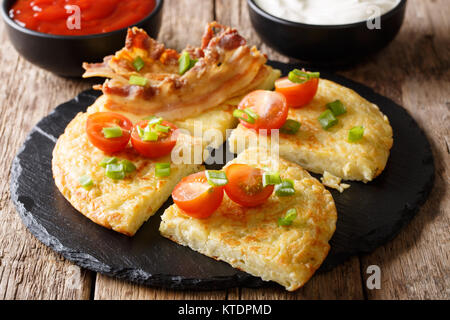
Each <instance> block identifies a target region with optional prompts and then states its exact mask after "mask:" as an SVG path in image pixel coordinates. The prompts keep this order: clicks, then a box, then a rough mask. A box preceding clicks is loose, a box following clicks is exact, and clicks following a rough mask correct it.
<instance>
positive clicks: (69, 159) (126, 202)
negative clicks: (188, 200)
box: [52, 107, 203, 236]
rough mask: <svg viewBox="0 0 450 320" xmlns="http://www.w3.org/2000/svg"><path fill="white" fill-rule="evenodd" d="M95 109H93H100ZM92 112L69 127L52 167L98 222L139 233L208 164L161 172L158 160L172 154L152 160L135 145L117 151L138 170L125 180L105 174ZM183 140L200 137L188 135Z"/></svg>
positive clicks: (74, 200)
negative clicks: (91, 127) (93, 138)
mask: <svg viewBox="0 0 450 320" xmlns="http://www.w3.org/2000/svg"><path fill="white" fill-rule="evenodd" d="M95 111H96V109H95V108H94V107H92V108H90V110H89V112H95ZM87 117H88V113H79V114H78V115H77V116H76V117H75V118H74V119H73V120H72V121H71V122H70V124H69V125H68V126H67V128H66V130H65V132H64V134H63V135H61V137H60V138H59V139H58V141H57V143H56V146H55V149H54V150H53V160H52V170H53V178H54V180H55V183H56V186H57V187H58V189H59V190H60V191H61V193H62V194H63V195H64V197H65V198H66V199H67V200H68V201H69V202H70V203H71V204H72V205H73V206H74V207H75V209H77V210H78V211H80V212H81V213H82V214H83V215H85V216H86V217H88V218H89V219H91V220H92V221H94V222H95V223H97V224H99V225H101V226H103V227H106V228H110V229H113V230H115V231H117V232H120V233H123V234H126V235H128V236H133V235H134V234H135V233H136V231H137V230H138V229H139V228H140V226H141V225H142V224H143V223H144V222H145V221H147V219H148V218H149V217H150V216H152V215H153V214H154V213H155V212H156V211H157V210H158V209H159V208H160V207H161V205H162V204H163V203H164V202H165V201H166V200H167V199H168V198H169V196H170V194H171V192H172V189H173V188H174V187H175V185H176V184H177V183H178V182H179V181H180V180H181V179H182V178H183V177H185V176H187V175H189V174H191V173H194V172H197V171H200V170H202V168H203V167H202V165H191V164H180V165H175V164H171V174H170V176H168V177H164V178H157V177H156V176H155V163H158V162H170V155H169V156H166V157H163V158H160V159H156V160H150V159H146V158H143V157H141V156H140V155H138V154H137V153H136V152H135V151H134V149H133V148H131V146H129V147H128V148H127V149H126V150H124V151H122V152H120V153H117V154H115V157H117V158H118V159H126V160H129V161H131V162H133V164H134V165H135V166H136V168H137V170H136V171H135V172H133V173H131V174H129V175H128V176H127V177H126V178H125V179H123V180H117V181H116V180H113V179H110V178H108V177H107V176H106V175H105V169H104V168H102V167H101V166H100V165H99V164H100V162H101V161H102V160H103V159H104V158H105V157H106V156H107V155H105V153H103V151H101V150H99V149H97V148H96V147H94V146H93V145H92V144H91V143H90V142H89V140H88V138H87V134H86V129H85V128H86V120H87ZM177 143H192V144H195V143H196V141H195V140H193V139H192V137H190V136H182V137H180V138H179V139H178V142H177ZM85 175H89V176H90V177H91V178H92V180H93V182H94V185H93V187H92V188H91V189H90V190H86V189H84V188H83V187H82V186H81V185H80V182H79V179H80V177H83V176H85Z"/></svg>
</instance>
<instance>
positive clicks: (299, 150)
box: [229, 79, 393, 182]
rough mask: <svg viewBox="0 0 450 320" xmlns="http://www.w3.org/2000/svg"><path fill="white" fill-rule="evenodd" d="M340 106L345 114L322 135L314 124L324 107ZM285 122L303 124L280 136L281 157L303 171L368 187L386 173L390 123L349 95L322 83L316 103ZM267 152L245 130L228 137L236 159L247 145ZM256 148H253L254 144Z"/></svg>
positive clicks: (253, 134)
mask: <svg viewBox="0 0 450 320" xmlns="http://www.w3.org/2000/svg"><path fill="white" fill-rule="evenodd" d="M335 100H340V101H341V102H342V103H343V104H344V106H345V108H346V113H344V114H342V115H339V116H338V117H337V119H338V123H337V124H336V125H335V126H333V127H331V128H329V129H328V130H325V129H323V128H322V126H321V124H320V123H319V121H318V118H319V116H320V115H321V114H322V113H323V112H324V111H325V110H327V107H326V105H327V104H328V103H330V102H333V101H335ZM288 119H292V120H296V121H298V122H300V123H301V127H300V130H299V131H298V132H297V133H296V134H293V135H289V134H283V133H280V135H279V151H280V156H281V157H283V158H285V159H287V160H290V161H292V162H295V163H297V164H300V165H301V166H302V167H303V168H305V169H306V170H309V171H311V172H314V173H319V174H324V172H325V171H326V172H328V173H330V174H332V175H334V176H337V177H339V178H342V179H345V180H360V181H364V182H367V181H371V180H372V179H374V178H375V177H376V176H378V175H379V174H380V173H381V172H382V171H383V170H384V168H385V166H386V163H387V160H388V158H389V152H390V149H391V147H392V144H393V138H392V135H393V133H392V128H391V126H390V124H389V120H388V118H387V117H386V116H385V115H384V114H383V113H381V111H380V110H379V109H378V107H377V106H376V105H374V104H372V103H370V102H369V101H367V100H366V99H364V98H362V97H361V96H360V95H358V94H357V93H356V92H354V91H353V90H351V89H349V88H346V87H343V86H341V85H339V84H336V83H334V82H332V81H329V80H324V79H320V82H319V89H318V92H317V94H316V96H315V97H314V99H313V100H312V101H311V102H310V103H309V104H308V105H306V106H304V107H302V108H298V109H294V108H290V109H289V115H288ZM356 126H363V127H364V136H363V138H362V139H361V140H360V141H357V142H349V141H348V135H349V130H350V129H352V128H353V127H356ZM251 141H253V142H256V145H262V146H266V145H269V146H270V143H271V141H270V138H267V137H266V136H263V135H259V134H257V133H256V132H255V131H253V130H250V129H247V128H245V127H244V126H243V125H242V124H239V126H238V127H237V128H236V129H235V130H234V131H233V133H232V134H231V136H230V139H229V142H230V149H231V151H232V152H234V153H240V152H242V150H243V149H245V148H247V147H248V146H249V145H250V143H252V142H251ZM253 145H254V144H253Z"/></svg>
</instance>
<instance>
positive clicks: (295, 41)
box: [247, 0, 406, 64]
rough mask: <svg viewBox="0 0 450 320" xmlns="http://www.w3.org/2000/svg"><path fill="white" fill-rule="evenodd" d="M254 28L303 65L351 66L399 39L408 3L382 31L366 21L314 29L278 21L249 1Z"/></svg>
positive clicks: (387, 18) (383, 20) (388, 16)
mask: <svg viewBox="0 0 450 320" xmlns="http://www.w3.org/2000/svg"><path fill="white" fill-rule="evenodd" d="M247 3H248V6H249V12H250V19H251V22H252V24H253V27H254V28H255V29H256V31H257V32H258V34H259V35H260V37H261V38H262V40H263V41H264V42H266V43H267V44H268V45H270V46H272V47H273V48H274V49H276V50H278V51H279V52H281V53H283V54H285V55H288V56H290V57H294V58H297V59H300V60H303V61H309V62H315V63H321V64H336V63H348V62H351V61H354V60H355V59H358V58H363V57H365V56H367V55H369V54H372V53H375V52H377V51H379V50H380V49H382V48H383V47H385V46H386V45H387V44H388V43H390V42H391V41H392V40H393V39H394V37H395V36H396V35H397V33H398V31H399V30H400V27H401V25H402V23H403V19H404V16H405V8H406V0H401V1H400V3H399V4H398V5H397V6H396V7H395V8H394V9H392V10H391V11H389V12H387V13H385V14H383V15H382V16H381V17H380V26H381V28H380V29H369V28H368V26H367V22H366V21H362V22H357V23H352V24H345V25H311V24H304V23H297V22H291V21H288V20H284V19H280V18H277V17H275V16H273V15H271V14H269V13H267V12H266V11H264V10H262V9H261V8H259V7H258V6H257V5H256V3H255V1H254V0H247Z"/></svg>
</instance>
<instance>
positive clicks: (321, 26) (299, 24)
mask: <svg viewBox="0 0 450 320" xmlns="http://www.w3.org/2000/svg"><path fill="white" fill-rule="evenodd" d="M406 2H407V0H400V2H399V3H398V4H397V5H396V6H395V7H394V8H392V9H391V10H389V11H388V12H385V13H384V14H382V15H381V16H379V18H380V19H386V18H389V17H390V16H392V15H394V14H395V13H396V12H397V11H398V10H400V9H401V8H402V7H403V6H405V5H406ZM247 4H248V5H249V7H250V8H251V9H252V10H253V11H255V12H256V13H257V14H258V15H260V16H262V17H264V18H266V19H268V20H271V21H272V22H275V23H278V24H282V25H285V26H288V27H298V28H310V29H328V30H330V29H347V28H354V27H362V26H365V25H366V24H367V20H363V21H358V22H352V23H347V24H309V23H302V22H294V21H290V20H286V19H283V18H279V17H277V16H274V15H273V14H270V13H268V12H267V11H265V10H263V9H261V8H260V7H259V6H258V5H257V4H256V3H255V0H247ZM377 18H378V17H377Z"/></svg>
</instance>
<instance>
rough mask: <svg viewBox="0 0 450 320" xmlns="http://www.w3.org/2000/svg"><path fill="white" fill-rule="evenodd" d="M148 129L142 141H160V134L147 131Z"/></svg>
mask: <svg viewBox="0 0 450 320" xmlns="http://www.w3.org/2000/svg"><path fill="white" fill-rule="evenodd" d="M147 128H148V127H147ZM147 128H145V130H144V134H143V135H142V138H141V139H142V141H158V138H159V135H158V132H155V131H150V130H147Z"/></svg>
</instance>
